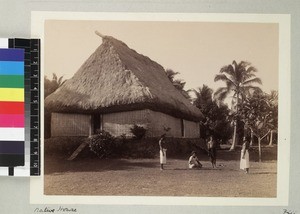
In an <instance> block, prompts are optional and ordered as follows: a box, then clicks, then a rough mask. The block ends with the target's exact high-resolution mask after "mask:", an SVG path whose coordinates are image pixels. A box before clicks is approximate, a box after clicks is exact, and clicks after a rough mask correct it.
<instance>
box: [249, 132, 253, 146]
mask: <svg viewBox="0 0 300 214" xmlns="http://www.w3.org/2000/svg"><path fill="white" fill-rule="evenodd" d="M250 146H253V130H252V129H251V140H250Z"/></svg>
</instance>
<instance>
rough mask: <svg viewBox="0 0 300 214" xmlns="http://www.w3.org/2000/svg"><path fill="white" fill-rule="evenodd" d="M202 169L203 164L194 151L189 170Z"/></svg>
mask: <svg viewBox="0 0 300 214" xmlns="http://www.w3.org/2000/svg"><path fill="white" fill-rule="evenodd" d="M201 167H202V164H201V163H200V161H199V160H198V158H197V156H196V152H195V151H192V154H191V157H190V158H189V168H190V169H200V168H201Z"/></svg>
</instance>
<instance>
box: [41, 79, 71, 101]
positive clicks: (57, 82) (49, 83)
mask: <svg viewBox="0 0 300 214" xmlns="http://www.w3.org/2000/svg"><path fill="white" fill-rule="evenodd" d="M65 81H66V80H64V81H63V76H61V77H59V78H58V77H57V75H56V74H55V73H53V74H52V80H50V79H48V78H47V76H45V77H44V91H45V92H44V97H45V98H46V97H47V96H48V95H50V94H52V93H53V92H54V91H55V90H56V89H58V88H59V87H60V86H62V85H63V84H64V83H65Z"/></svg>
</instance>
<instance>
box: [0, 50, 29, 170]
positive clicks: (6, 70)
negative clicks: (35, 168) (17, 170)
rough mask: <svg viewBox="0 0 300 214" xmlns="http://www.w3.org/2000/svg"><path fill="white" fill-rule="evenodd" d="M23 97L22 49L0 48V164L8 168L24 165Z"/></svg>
mask: <svg viewBox="0 0 300 214" xmlns="http://www.w3.org/2000/svg"><path fill="white" fill-rule="evenodd" d="M24 99H25V93H24V50H23V49H0V166H6V167H9V168H10V171H12V170H13V167H15V166H24V142H25V111H24V106H25V103H24ZM12 173H13V172H12Z"/></svg>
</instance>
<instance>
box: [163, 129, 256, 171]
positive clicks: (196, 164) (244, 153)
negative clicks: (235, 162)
mask: <svg viewBox="0 0 300 214" xmlns="http://www.w3.org/2000/svg"><path fill="white" fill-rule="evenodd" d="M165 138H166V135H165V134H164V135H162V136H161V138H160V139H159V148H160V169H161V170H163V169H164V164H166V163H167V153H166V152H167V149H166V146H165ZM249 147H250V143H249V139H246V138H245V137H244V138H243V145H242V150H241V159H240V169H242V170H244V171H245V173H249V168H250V164H249ZM207 154H208V156H209V158H210V162H211V164H212V167H213V168H216V167H217V163H216V162H217V145H216V141H215V140H214V138H213V136H210V137H209V140H208V142H207ZM188 167H189V169H201V168H202V164H201V163H200V161H199V159H198V157H197V155H196V152H195V151H192V153H191V156H190V157H189V160H188Z"/></svg>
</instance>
